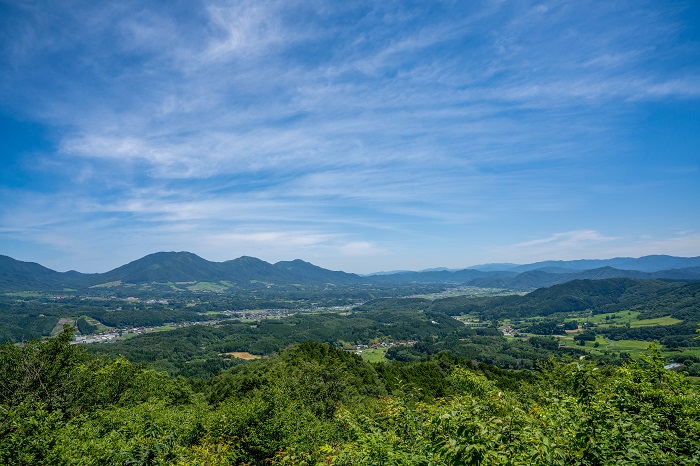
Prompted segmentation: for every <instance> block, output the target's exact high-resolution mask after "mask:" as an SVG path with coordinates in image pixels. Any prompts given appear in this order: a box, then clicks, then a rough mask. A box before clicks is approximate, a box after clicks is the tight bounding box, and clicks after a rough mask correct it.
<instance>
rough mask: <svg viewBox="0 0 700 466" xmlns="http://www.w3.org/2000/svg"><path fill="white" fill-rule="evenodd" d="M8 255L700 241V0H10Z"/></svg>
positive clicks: (529, 251)
mask: <svg viewBox="0 0 700 466" xmlns="http://www.w3.org/2000/svg"><path fill="white" fill-rule="evenodd" d="M0 63H2V66H1V67H0V134H1V135H2V137H1V141H2V142H1V143H0V144H1V145H0V151H2V166H1V167H2V168H1V169H0V254H5V255H9V256H12V257H14V258H17V259H20V260H26V261H35V262H39V263H41V264H43V265H46V266H48V267H51V268H54V269H56V270H68V269H76V270H79V271H82V272H103V271H106V270H109V269H111V268H114V267H117V266H119V265H121V264H123V263H125V262H128V261H131V260H134V259H136V258H138V257H141V256H143V255H146V254H148V253H151V252H156V251H163V250H166V251H169V250H178V251H179V250H187V251H191V252H194V253H196V254H199V255H201V256H202V257H204V258H206V259H209V260H215V261H222V260H228V259H233V258H236V257H239V256H241V255H251V256H256V257H259V258H261V259H264V260H267V261H270V262H275V261H278V260H288V259H293V258H301V259H304V260H308V261H310V262H313V263H315V264H318V265H321V266H323V267H327V268H332V269H341V270H346V271H351V272H359V273H365V272H374V271H379V270H394V269H422V268H428V267H438V266H446V267H455V268H456V267H465V266H468V265H472V264H478V263H485V262H504V261H507V262H517V263H525V262H533V261H537V260H545V259H579V258H608V257H614V256H634V257H638V256H642V255H647V254H673V255H682V256H696V255H700V214H699V213H698V212H700V2H694V1H692V0H688V1H670V2H669V1H648V2H647V1H640V0H634V1H632V0H630V1H620V2H600V1H583V0H577V1H537V2H530V1H476V0H475V1H468V2H467V1H464V2H461V1H445V2H438V1H434V2H415V3H414V2H407V1H402V2H393V1H381V2H363V1H355V2H336V1H320V0H319V1H314V0H306V1H299V2H297V1H293V0H281V1H263V0H257V1H250V2H248V1H233V2H225V1H206V0H205V1H193V0H186V1H168V2H145V1H129V0H123V1H120V2H95V1H78V0H75V1H73V0H64V1H61V2H53V1H22V0H15V1H9V2H7V1H0Z"/></svg>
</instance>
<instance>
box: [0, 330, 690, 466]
mask: <svg viewBox="0 0 700 466" xmlns="http://www.w3.org/2000/svg"><path fill="white" fill-rule="evenodd" d="M70 336H71V335H70V331H69V330H67V331H66V332H64V333H63V334H62V335H61V336H60V337H58V338H56V339H52V340H49V341H46V342H30V343H28V344H26V345H24V346H13V345H9V344H5V345H3V346H2V347H0V372H1V373H2V374H3V378H2V380H1V381H0V409H1V410H2V411H1V414H0V463H2V464H7V465H28V464H32V465H52V466H53V465H69V464H108V465H109V464H113V465H133V464H141V465H147V464H148V465H151V464H153V465H155V464H177V465H224V464H250V465H264V464H277V465H309V464H334V465H378V466H379V465H382V466H383V465H387V464H397V465H398V464H406V465H411V464H414V465H420V464H436V465H437V464H446V465H463V464H490V465H500V464H503V465H506V464H548V465H551V464H560V465H572V464H579V465H594V464H597V465H619V464H635V465H641V464H644V465H679V464H687V465H690V464H698V462H699V461H700V453H699V452H700V422H698V419H700V392H699V391H698V386H697V385H695V384H693V383H692V382H691V381H690V380H689V379H688V378H687V377H686V376H684V375H683V374H680V373H676V372H673V371H668V370H665V369H664V368H663V362H662V361H661V359H660V358H659V356H658V353H656V352H655V350H654V349H653V348H652V349H651V350H650V352H649V353H648V354H647V355H646V356H644V357H643V358H642V359H641V360H640V361H639V362H634V361H628V362H627V363H625V364H624V365H622V366H619V367H612V366H597V365H595V364H592V363H590V362H588V361H587V360H585V359H583V358H582V359H575V360H572V361H570V362H550V363H547V364H544V365H541V366H539V367H538V368H537V370H535V371H529V372H526V373H523V372H517V371H515V372H508V371H502V370H498V369H495V368H492V367H489V366H486V365H483V364H477V365H474V364H473V363H472V362H471V361H469V360H464V359H460V358H455V357H451V356H448V355H446V354H440V355H436V356H435V357H433V358H432V359H430V360H428V361H423V362H417V363H396V362H394V363H390V364H379V365H376V364H370V363H367V362H364V361H363V360H362V359H361V358H359V357H358V356H356V355H353V354H349V353H347V352H345V351H342V350H339V349H336V348H333V347H331V346H328V345H324V344H321V343H304V344H301V345H298V346H293V347H291V348H288V349H286V350H284V351H282V352H281V353H280V354H279V356H277V357H273V358H269V359H265V360H260V361H256V362H252V363H249V364H246V365H243V366H238V367H235V368H232V369H230V370H228V371H226V372H224V373H222V374H220V375H219V376H217V377H214V378H212V379H207V380H188V379H186V378H183V377H177V378H174V377H170V376H168V375H166V374H164V373H159V372H155V371H153V370H151V369H146V368H145V367H143V366H140V365H135V364H133V363H130V362H128V361H126V360H125V359H123V358H117V359H111V358H104V357H101V358H95V357H91V356H89V355H88V354H87V353H86V352H85V350H84V349H83V348H82V347H77V346H73V345H70V344H69V341H70Z"/></svg>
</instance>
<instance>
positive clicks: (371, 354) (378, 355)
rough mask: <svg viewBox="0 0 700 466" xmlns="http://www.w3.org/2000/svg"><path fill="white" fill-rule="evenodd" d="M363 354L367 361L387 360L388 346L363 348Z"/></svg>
mask: <svg viewBox="0 0 700 466" xmlns="http://www.w3.org/2000/svg"><path fill="white" fill-rule="evenodd" d="M361 356H362V359H364V360H365V361H367V362H384V361H386V348H371V349H363V350H362V354H361Z"/></svg>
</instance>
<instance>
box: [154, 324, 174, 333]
mask: <svg viewBox="0 0 700 466" xmlns="http://www.w3.org/2000/svg"><path fill="white" fill-rule="evenodd" d="M177 328H179V327H173V326H172V325H163V326H161V327H155V328H154V329H153V331H154V332H169V331H171V330H175V329H177Z"/></svg>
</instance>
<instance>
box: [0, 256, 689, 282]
mask: <svg viewBox="0 0 700 466" xmlns="http://www.w3.org/2000/svg"><path fill="white" fill-rule="evenodd" d="M622 267H624V268H622ZM499 268H500V269H501V270H499ZM483 269H484V270H481V269H479V266H473V267H469V268H465V269H461V270H451V269H432V270H426V271H421V272H403V271H402V272H395V273H379V274H375V275H366V276H360V275H356V274H352V273H346V272H341V271H333V270H328V269H324V268H322V267H318V266H316V265H313V264H311V263H309V262H305V261H302V260H299V259H296V260H292V261H281V262H277V263H274V264H271V263H269V262H265V261H263V260H261V259H257V258H255V257H248V256H243V257H239V258H238V259H233V260H229V261H225V262H212V261H208V260H205V259H203V258H201V257H199V256H197V255H196V254H193V253H190V252H158V253H154V254H149V255H147V256H145V257H142V258H141V259H137V260H135V261H133V262H130V263H128V264H125V265H122V266H121V267H118V268H116V269H114V270H110V271H108V272H105V273H94V274H84V273H80V272H76V271H69V272H57V271H55V270H51V269H49V268H46V267H44V266H42V265H40V264H37V263H33V262H23V261H19V260H16V259H13V258H11V257H8V256H2V255H0V290H6V291H18V290H61V289H64V288H75V289H82V288H88V287H94V286H105V285H109V286H119V285H125V284H145V283H154V282H155V283H192V282H213V283H223V284H227V285H237V286H246V285H249V284H250V283H253V282H261V283H266V284H276V285H294V284H300V285H328V284H333V285H339V286H354V285H362V284H374V285H387V286H393V285H406V284H430V283H436V284H446V285H471V286H480V287H490V288H507V289H515V290H533V289H536V288H541V287H545V286H552V285H556V284H560V283H565V282H568V281H572V280H581V279H605V278H635V279H669V280H700V257H675V256H659V255H657V256H644V257H640V258H613V259H605V260H575V261H544V262H536V263H533V264H524V265H516V264H484V265H483Z"/></svg>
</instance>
